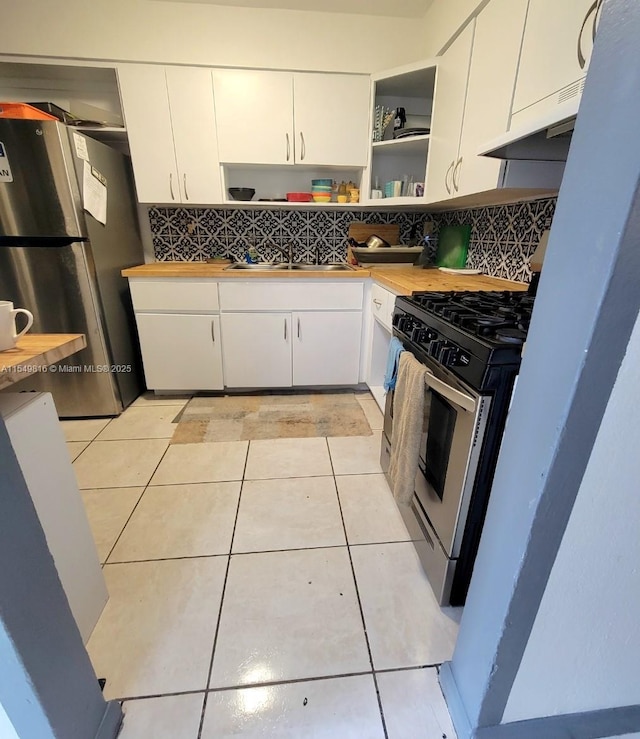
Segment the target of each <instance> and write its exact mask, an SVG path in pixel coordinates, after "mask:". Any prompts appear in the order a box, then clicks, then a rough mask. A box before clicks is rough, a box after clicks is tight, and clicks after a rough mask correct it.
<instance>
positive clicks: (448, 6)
mask: <svg viewBox="0 0 640 739" xmlns="http://www.w3.org/2000/svg"><path fill="white" fill-rule="evenodd" d="M487 2H488V0H435V2H434V3H433V5H432V6H431V7H430V8H429V10H427V13H426V15H425V17H424V20H423V21H421V22H422V26H423V28H422V38H423V41H422V43H423V48H424V50H425V54H424V56H426V57H434V56H437V55H438V54H440V53H441V52H442V48H443V47H444V46H445V45H447V43H448V42H449V40H450V39H451V37H452V36H453V35H454V33H456V31H457V30H458V29H459V28H460V27H461V26H462V25H463V24H466V22H467V21H468V20H469V19H470V18H471V17H472V16H473V15H474V14H475V13H477V12H478V9H479V8H480V7H482V6H484V5H486V4H487Z"/></svg>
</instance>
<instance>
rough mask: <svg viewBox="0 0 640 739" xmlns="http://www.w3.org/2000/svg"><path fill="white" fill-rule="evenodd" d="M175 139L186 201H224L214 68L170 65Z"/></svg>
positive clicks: (180, 185) (182, 189) (182, 191)
mask: <svg viewBox="0 0 640 739" xmlns="http://www.w3.org/2000/svg"><path fill="white" fill-rule="evenodd" d="M166 74H167V89H168V91H169V106H170V108H171V123H172V127H173V141H174V144H175V151H176V159H177V164H178V177H179V183H178V184H179V188H180V194H181V200H182V202H183V203H191V204H194V203H205V204H206V203H220V202H222V188H221V186H220V162H219V160H218V138H217V135H216V114H215V109H214V105H213V81H212V79H211V71H210V70H209V69H204V68H196V67H167V68H166Z"/></svg>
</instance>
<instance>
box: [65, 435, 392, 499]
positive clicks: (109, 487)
mask: <svg viewBox="0 0 640 739" xmlns="http://www.w3.org/2000/svg"><path fill="white" fill-rule="evenodd" d="M314 438H319V437H314ZM324 438H326V437H324ZM122 441H130V440H129V439H123V440H122ZM142 441H146V439H143V440H142ZM149 441H163V439H150V440H149ZM92 443H93V442H92ZM212 443H214V444H216V443H219V442H212ZM234 443H235V442H234ZM169 446H171V444H170V445H169ZM87 448H88V447H87ZM168 448H169V447H167V450H168ZM85 451H86V450H85ZM165 453H166V451H165ZM155 472H156V471H155V470H154V474H155ZM382 474H383V473H382V472H350V473H347V474H344V475H334V474H331V475H291V476H289V477H262V478H255V479H254V478H248V479H245V480H244V482H268V481H270V480H295V479H301V480H312V479H317V478H319V477H361V476H362V475H382ZM217 482H243V480H242V479H238V478H236V479H235V480H188V481H186V482H161V483H155V484H154V485H152V484H151V482H149V483H148V484H147V487H152V488H162V487H174V486H176V485H208V484H210V483H217ZM139 487H143V486H142V485H107V486H105V487H102V486H100V487H96V486H94V487H90V488H79V489H80V490H112V489H113V488H123V489H126V488H139Z"/></svg>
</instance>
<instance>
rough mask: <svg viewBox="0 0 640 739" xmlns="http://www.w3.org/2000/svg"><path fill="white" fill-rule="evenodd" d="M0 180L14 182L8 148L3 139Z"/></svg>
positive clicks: (0, 150)
mask: <svg viewBox="0 0 640 739" xmlns="http://www.w3.org/2000/svg"><path fill="white" fill-rule="evenodd" d="M0 182H13V175H12V174H11V166H10V165H9V157H8V156H7V149H6V147H5V145H4V144H3V143H2V141H0Z"/></svg>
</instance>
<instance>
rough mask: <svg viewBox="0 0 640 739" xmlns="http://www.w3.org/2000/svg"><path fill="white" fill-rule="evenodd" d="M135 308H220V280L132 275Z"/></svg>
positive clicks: (199, 310) (180, 309)
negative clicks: (148, 277) (142, 277)
mask: <svg viewBox="0 0 640 739" xmlns="http://www.w3.org/2000/svg"><path fill="white" fill-rule="evenodd" d="M129 286H130V288H131V298H132V300H133V308H134V310H135V311H171V312H172V313H175V312H176V311H178V312H180V311H185V312H194V311H196V312H203V313H204V312H211V311H217V310H219V307H220V304H219V302H218V283H217V282H214V281H212V280H192V279H187V280H184V279H180V278H169V277H167V278H163V279H161V280H149V279H138V280H136V279H135V278H134V279H130V280H129Z"/></svg>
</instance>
